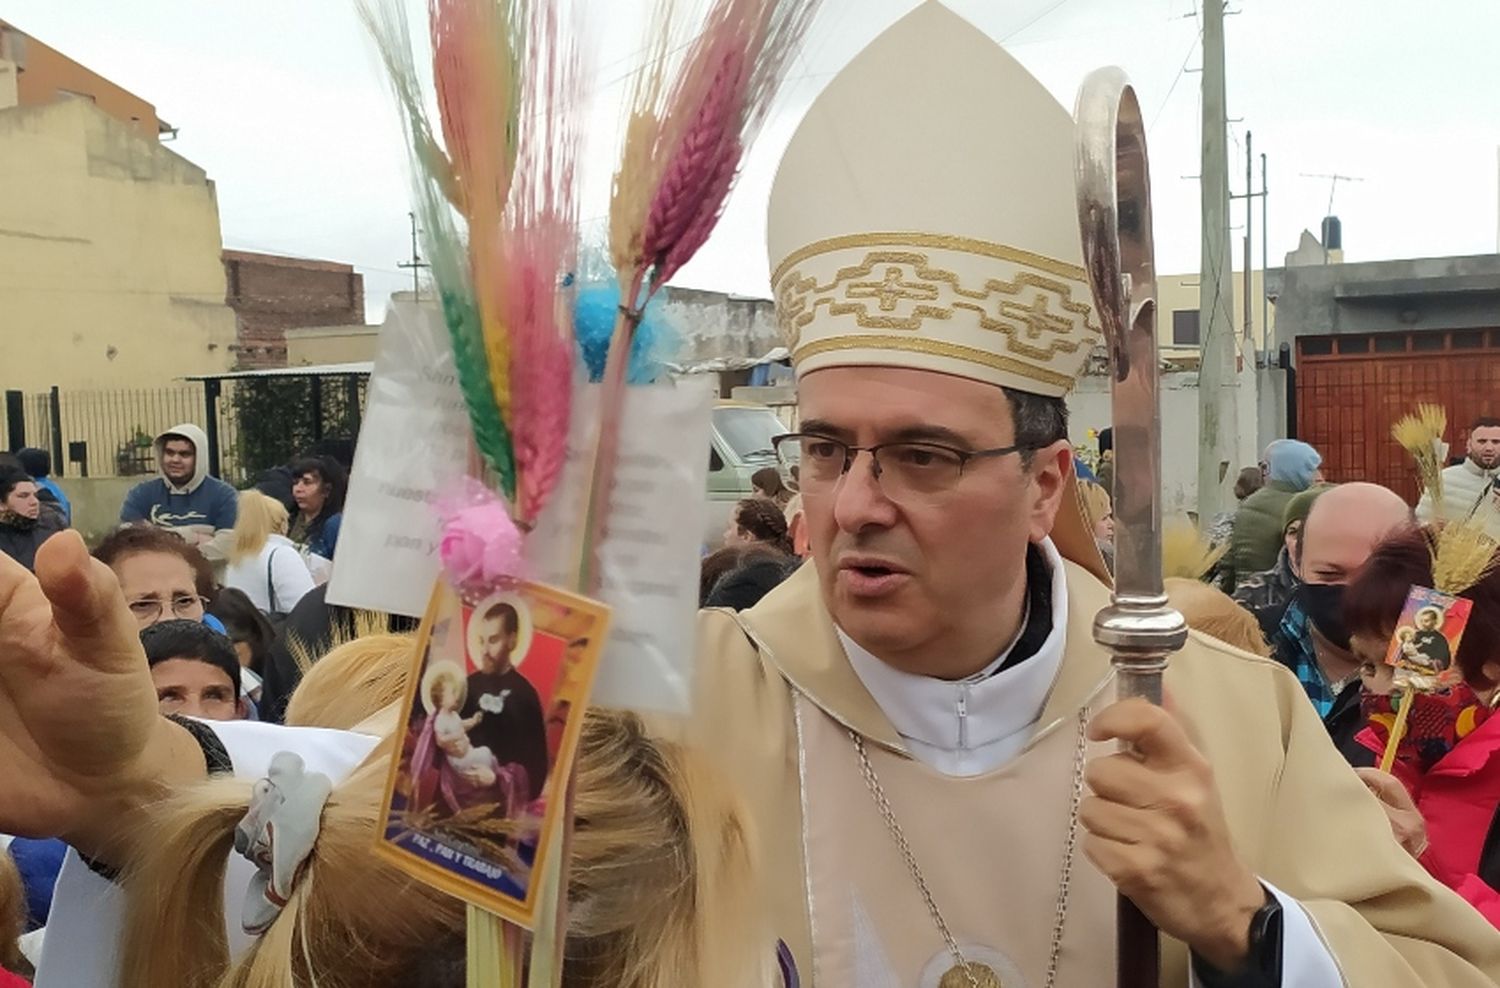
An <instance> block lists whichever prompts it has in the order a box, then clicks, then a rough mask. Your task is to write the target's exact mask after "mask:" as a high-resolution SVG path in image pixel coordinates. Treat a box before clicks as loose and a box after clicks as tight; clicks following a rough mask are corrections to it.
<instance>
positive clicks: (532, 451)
mask: <svg viewBox="0 0 1500 988" xmlns="http://www.w3.org/2000/svg"><path fill="white" fill-rule="evenodd" d="M560 2H561V0H537V2H536V3H535V4H534V6H533V7H532V9H531V10H530V11H529V12H528V17H527V21H526V38H525V50H526V65H527V78H526V81H525V83H524V85H523V87H522V99H521V114H522V119H523V120H525V122H526V127H525V128H524V130H523V132H522V134H521V143H520V148H519V158H518V161H517V165H516V175H515V182H514V188H513V192H512V196H511V203H510V209H509V212H508V215H507V221H506V224H505V225H506V236H505V238H504V239H505V249H504V254H503V256H504V263H503V265H502V270H503V275H502V287H503V304H504V313H505V316H504V321H505V323H506V324H507V326H508V328H509V331H510V386H511V398H512V408H511V429H512V434H513V438H514V442H515V449H516V469H517V472H518V474H519V483H518V494H517V504H516V508H517V520H518V521H519V522H520V524H521V525H522V527H523V528H525V527H530V526H531V525H534V524H535V523H536V520H537V517H538V515H540V513H541V510H542V508H543V507H544V506H545V505H546V502H547V499H548V497H549V496H550V495H551V493H552V491H553V490H554V489H555V488H556V486H557V482H558V479H559V478H560V477H561V475H562V467H563V462H564V458H565V452H566V447H567V440H568V420H569V415H570V413H571V409H572V383H573V313H572V298H573V294H574V293H573V291H572V289H571V288H569V287H564V284H563V283H564V281H565V280H566V279H567V275H568V274H569V272H570V271H571V270H572V269H573V267H574V262H575V260H576V244H577V240H578V198H577V189H576V184H577V183H576V182H575V175H576V171H577V161H578V151H579V144H580V135H579V130H578V122H577V114H578V111H579V109H580V107H581V104H582V91H581V86H580V80H581V78H582V72H581V67H580V63H581V55H580V52H579V46H578V39H579V35H578V32H576V31H568V32H564V31H563V30H562V25H561V17H560V14H559V11H558V6H559V3H560Z"/></svg>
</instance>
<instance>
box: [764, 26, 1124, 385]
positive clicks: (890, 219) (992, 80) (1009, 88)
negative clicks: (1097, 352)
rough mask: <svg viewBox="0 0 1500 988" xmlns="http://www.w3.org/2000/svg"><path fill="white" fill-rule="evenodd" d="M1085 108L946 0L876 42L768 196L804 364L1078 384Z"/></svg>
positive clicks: (772, 235)
mask: <svg viewBox="0 0 1500 988" xmlns="http://www.w3.org/2000/svg"><path fill="white" fill-rule="evenodd" d="M1075 202H1076V200H1075V194H1074V188H1073V120H1072V117H1071V116H1069V114H1068V112H1067V111H1066V110H1065V109H1063V107H1062V106H1060V105H1059V104H1058V102H1057V101H1056V100H1055V99H1053V98H1052V96H1051V95H1050V94H1049V93H1048V92H1047V90H1046V89H1044V88H1043V87H1042V85H1041V83H1039V82H1037V81H1036V79H1034V78H1032V76H1031V75H1030V73H1028V72H1027V71H1026V70H1025V69H1024V68H1022V67H1021V65H1020V63H1018V62H1017V61H1016V60H1015V59H1014V58H1012V57H1011V56H1010V55H1009V54H1007V53H1006V52H1005V50H1004V49H1002V48H1001V47H1000V46H999V45H998V44H996V43H995V42H994V41H992V40H990V38H989V37H988V36H986V35H985V34H984V33H983V32H982V31H980V30H979V29H978V28H976V27H974V26H973V25H972V24H970V23H969V22H968V21H966V20H964V19H963V18H962V17H960V16H958V15H957V14H955V13H954V12H953V11H951V10H949V9H948V8H947V7H945V6H943V5H942V4H940V3H937V2H928V3H924V4H922V5H921V6H920V7H918V8H917V9H916V10H915V11H913V12H912V13H911V14H909V15H907V16H906V17H904V18H902V19H901V20H900V21H898V22H897V23H896V24H895V25H894V26H893V27H891V28H890V29H889V30H888V31H886V32H885V33H884V34H882V35H881V36H880V37H879V38H877V39H876V40H875V41H874V42H873V43H871V44H870V46H869V47H868V48H866V49H865V50H864V51H863V52H861V53H860V54H859V55H858V56H856V57H855V59H854V60H853V61H852V62H850V63H849V65H848V67H847V68H845V69H844V70H843V71H842V72H840V73H839V74H838V76H837V77H835V78H834V80H833V81H832V82H831V83H830V84H829V86H828V88H827V89H825V90H824V91H823V93H822V95H820V96H819V97H818V98H817V100H816V101H815V102H814V103H813V105H812V108H811V109H810V110H808V112H807V116H806V118H805V119H804V120H803V121H802V124H801V125H800V126H799V127H798V129H797V132H796V135H795V136H794V137H793V138H792V141H791V144H790V145H789V146H788V148H787V151H786V155H785V157H784V158H783V159H782V162H781V168H780V170H779V171H778V172H777V175H776V182H775V185H774V186H773V188H772V192H771V206H770V217H769V223H768V235H767V240H768V246H769V250H770V260H771V268H772V275H771V287H772V290H773V292H774V293H775V298H776V313H777V317H778V320H779V322H780V325H781V329H782V332H783V334H784V335H785V337H786V342H787V346H788V347H789V348H790V349H791V354H792V362H793V364H794V366H795V367H796V370H797V375H798V377H801V376H803V375H805V374H809V373H812V372H813V371H816V370H820V369H822V368H825V367H839V366H898V367H914V368H920V369H924V370H933V371H940V372H942V373H947V374H955V375H958V376H960V377H966V378H972V379H975V380H979V381H984V382H987V383H990V384H998V385H1003V386H1006V387H1011V388H1016V389H1019V390H1022V391H1028V392H1032V393H1034V394H1041V395H1047V396H1060V395H1064V394H1066V393H1067V392H1068V391H1069V390H1070V389H1071V388H1072V386H1073V381H1074V379H1075V378H1076V377H1077V376H1078V374H1079V372H1080V371H1081V370H1082V368H1083V365H1084V362H1085V361H1086V360H1087V358H1088V355H1089V353H1090V351H1091V350H1092V348H1093V346H1094V345H1095V343H1096V342H1097V340H1098V337H1099V328H1098V320H1097V319H1096V318H1095V316H1094V314H1093V304H1092V296H1091V294H1090V291H1089V286H1088V281H1087V279H1086V277H1085V274H1084V269H1083V248H1082V246H1081V241H1080V239H1079V233H1078V211H1077V206H1076V204H1075Z"/></svg>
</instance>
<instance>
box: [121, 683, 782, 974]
mask: <svg viewBox="0 0 1500 988" xmlns="http://www.w3.org/2000/svg"><path fill="white" fill-rule="evenodd" d="M330 658H331V656H330ZM325 661H326V660H325ZM393 749H394V745H393V744H392V743H391V742H390V741H389V740H387V741H386V742H384V743H382V744H381V745H380V746H379V747H378V748H377V749H376V750H375V751H374V753H372V754H371V756H370V757H369V758H368V759H367V760H366V761H365V762H364V764H363V765H361V766H360V767H359V768H357V769H356V770H355V771H354V773H353V774H352V775H350V776H349V777H348V778H347V779H344V780H343V781H342V782H339V783H337V784H336V785H335V787H334V789H333V791H332V794H331V795H330V796H329V797H328V800H327V802H326V804H325V806H324V809H323V811H322V820H321V826H320V829H319V831H318V833H317V837H316V843H315V844H314V845H313V847H312V849H311V851H310V853H309V856H308V857H307V858H306V861H305V863H304V865H303V866H302V868H301V869H300V870H299V871H298V876H299V877H298V879H297V880H296V884H295V886H294V888H293V889H292V891H291V894H290V896H289V897H288V899H287V902H286V904H285V907H284V908H283V909H282V910H281V912H280V914H279V915H278V916H277V917H276V918H275V920H274V922H272V924H271V926H270V927H269V928H268V929H267V930H266V932H265V933H264V934H263V935H262V936H261V937H259V938H258V939H257V940H256V941H255V942H254V944H253V945H252V946H251V948H250V949H249V950H248V951H247V952H246V953H244V954H242V955H240V956H237V957H235V958H234V959H233V960H232V961H231V958H230V955H229V951H228V947H227V944H226V939H225V924H224V921H223V918H222V917H223V914H222V912H221V910H222V908H223V904H224V895H223V891H222V881H223V875H224V860H225V858H226V856H227V855H229V854H230V853H231V848H232V845H233V843H234V840H235V825H236V823H237V822H239V821H240V819H241V818H242V817H244V815H245V813H246V810H247V807H248V805H249V800H250V794H251V783H250V782H249V781H248V780H244V779H238V780H235V779H226V780H219V781H210V782H207V783H204V784H201V785H199V786H196V787H194V788H193V789H191V790H188V791H186V792H184V793H181V794H179V795H177V796H175V797H172V798H171V799H169V800H166V801H164V802H163V803H162V804H160V805H158V806H157V807H156V808H155V810H154V813H153V816H154V820H153V822H152V825H151V826H152V831H151V832H152V834H153V837H152V839H151V840H150V841H148V842H146V843H147V844H148V845H149V847H148V849H147V851H146V853H145V855H144V856H143V858H142V859H141V860H140V861H139V863H138V866H137V867H136V868H135V869H133V870H132V871H131V872H129V873H127V874H126V875H125V877H124V887H125V891H126V896H127V920H126V923H127V928H126V933H125V936H124V937H123V938H122V943H123V944H124V957H123V959H122V965H121V975H120V980H119V983H120V984H121V985H167V984H172V985H189V986H209V985H230V984H233V985H253V986H267V988H269V986H273V985H275V986H295V988H301V986H312V985H314V984H316V985H320V986H325V988H356V986H358V988H397V986H401V988H461V986H462V985H463V984H464V962H463V958H464V953H465V948H464V932H463V930H464V923H463V920H464V906H463V904H462V903H461V902H460V901H459V900H457V899H454V898H452V897H451V896H449V895H447V894H446V893H443V892H440V891H438V890H437V889H434V888H432V887H430V886H427V885H424V884H422V883H420V882H418V881H416V880H415V879H412V878H410V877H408V876H407V875H405V874H404V873H402V872H400V871H397V870H396V869H395V868H393V867H391V866H390V865H388V864H385V863H383V862H382V861H381V860H380V859H377V858H372V857H371V856H370V854H369V853H368V848H369V847H370V845H371V844H372V843H373V842H374V840H375V838H376V834H377V831H378V829H379V822H378V821H379V814H380V804H381V798H382V796H383V794H384V780H385V776H386V770H387V768H388V759H389V758H390V757H392V753H393ZM578 757H579V762H578V769H577V772H578V776H577V817H576V820H577V823H576V830H575V832H574V837H573V847H572V850H573V858H572V865H571V869H570V872H569V878H568V895H569V898H570V900H571V902H572V909H571V915H570V922H569V928H568V944H567V957H568V963H567V965H566V967H565V969H564V973H563V985H564V986H565V988H675V986H679V985H708V984H714V985H723V986H726V988H728V986H745V988H750V986H755V988H761V986H764V985H766V984H768V983H769V981H768V975H767V970H766V968H767V966H768V965H769V963H770V959H771V957H772V956H773V954H774V939H772V938H771V935H770V933H769V932H766V931H761V930H759V929H758V928H756V924H755V922H754V919H753V917H754V916H755V915H757V910H756V909H755V908H754V905H753V902H754V897H753V896H752V895H751V894H750V889H751V885H752V875H753V867H752V865H753V863H752V860H751V851H750V846H749V839H748V835H747V833H746V830H745V826H744V821H743V819H742V817H741V815H740V810H739V808H738V805H737V803H736V801H735V800H734V799H733V798H732V796H731V795H730V794H729V793H728V791H727V790H725V789H724V788H722V787H721V785H720V783H719V782H718V781H717V779H716V777H715V776H714V775H713V774H711V773H710V772H708V771H707V770H706V769H705V768H704V767H703V766H702V765H701V764H700V763H699V761H698V759H697V758H696V757H695V756H694V755H693V754H692V753H691V752H690V751H689V750H688V749H686V748H683V747H679V746H677V745H675V744H672V743H670V742H665V741H661V740H658V739H655V738H652V737H651V736H649V735H648V734H647V733H646V731H645V728H644V726H643V725H642V723H641V721H640V720H639V718H637V717H636V716H635V715H633V714H629V713H620V712H611V711H604V710H594V711H590V712H589V714H588V716H587V718H586V719H585V721H584V729H583V735H582V739H581V741H580V746H579V755H578ZM205 917H214V919H213V920H210V921H205ZM351 946H357V949H351Z"/></svg>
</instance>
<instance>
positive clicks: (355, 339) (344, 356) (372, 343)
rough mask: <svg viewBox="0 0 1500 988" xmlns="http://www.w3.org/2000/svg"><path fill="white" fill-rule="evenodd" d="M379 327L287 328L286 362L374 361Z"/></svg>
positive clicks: (306, 363) (292, 364)
mask: <svg viewBox="0 0 1500 988" xmlns="http://www.w3.org/2000/svg"><path fill="white" fill-rule="evenodd" d="M379 339H380V327H379V326H363V325H361V326H315V327H310V328H306V329H289V330H287V331H286V365H287V366H288V367H307V366H310V365H313V364H349V363H354V362H356V361H361V360H374V359H375V350H376V348H377V345H378V343H379Z"/></svg>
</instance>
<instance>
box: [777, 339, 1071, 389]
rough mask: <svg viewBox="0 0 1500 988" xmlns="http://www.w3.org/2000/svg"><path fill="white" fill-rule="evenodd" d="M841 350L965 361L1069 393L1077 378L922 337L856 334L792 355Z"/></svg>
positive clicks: (795, 357)
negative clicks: (887, 351)
mask: <svg viewBox="0 0 1500 988" xmlns="http://www.w3.org/2000/svg"><path fill="white" fill-rule="evenodd" d="M840 350H871V351H877V352H878V351H881V350H892V351H897V352H903V353H924V354H928V355H930V356H934V357H948V358H950V359H953V360H964V361H967V362H969V363H972V364H979V365H980V366H982V367H989V368H992V369H994V370H998V371H1005V372H1007V373H1010V374H1016V375H1018V376H1020V377H1024V378H1027V379H1028V380H1032V381H1036V382H1038V383H1040V384H1046V385H1050V386H1052V387H1057V388H1063V389H1065V390H1066V389H1068V388H1071V387H1072V386H1073V375H1071V374H1061V373H1058V372H1057V371H1052V370H1047V369H1046V368H1045V367H1038V366H1037V365H1036V364H1033V363H1029V362H1027V361H1025V360H1017V359H1015V358H1013V357H1007V356H1005V355H1004V354H999V353H991V352H990V351H988V350H976V349H975V348H974V347H970V346H964V345H962V344H960V343H948V342H945V341H943V340H931V339H926V338H923V337H920V336H876V335H865V334H856V335H852V336H827V337H824V338H822V339H818V340H813V341H812V342H810V343H808V344H806V345H804V346H802V347H799V348H798V349H797V350H795V351H794V352H793V353H792V362H793V363H794V364H797V363H801V362H802V361H804V360H809V359H811V358H813V357H816V356H818V355H819V354H823V353H836V352H838V351H840Z"/></svg>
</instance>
